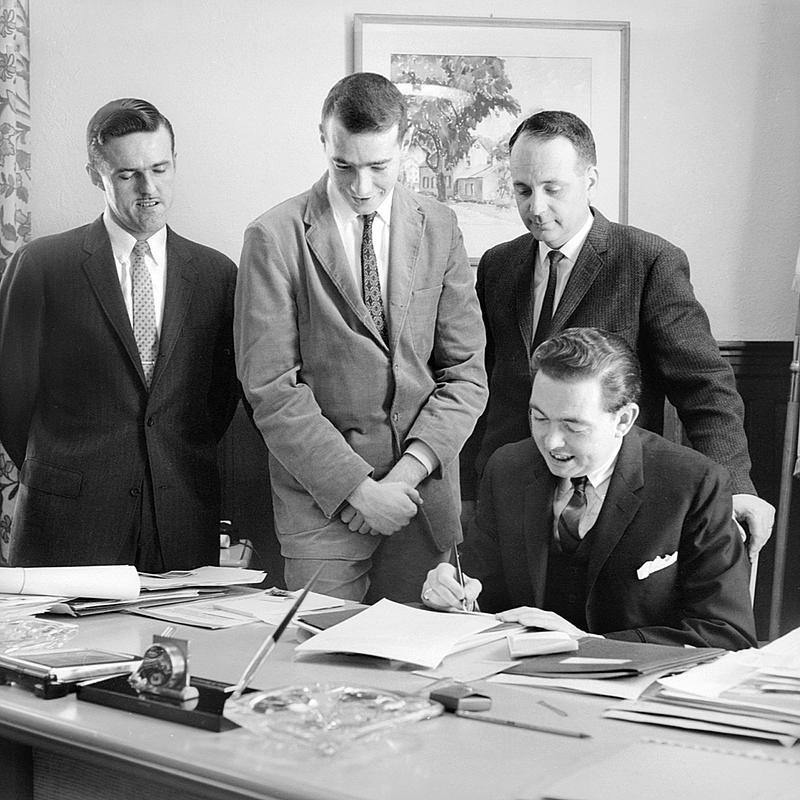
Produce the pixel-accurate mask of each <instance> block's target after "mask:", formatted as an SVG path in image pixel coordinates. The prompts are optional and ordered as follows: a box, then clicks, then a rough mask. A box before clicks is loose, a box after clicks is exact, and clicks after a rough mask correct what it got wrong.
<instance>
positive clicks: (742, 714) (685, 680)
mask: <svg viewBox="0 0 800 800" xmlns="http://www.w3.org/2000/svg"><path fill="white" fill-rule="evenodd" d="M605 715H606V716H607V717H610V718H612V719H624V720H629V721H632V722H647V723H650V724H655V725H666V726H670V727H680V728H690V729H692V730H703V731H711V732H717V733H726V734H731V735H737V736H748V737H751V738H767V739H775V740H777V741H779V742H781V743H782V744H785V745H787V746H791V745H793V744H795V742H797V741H798V739H800V629H797V630H795V631H793V632H792V633H789V634H787V635H786V636H784V637H782V638H781V639H778V640H777V641H775V642H773V643H772V644H769V645H767V646H766V647H764V648H763V649H761V650H741V651H738V652H734V653H728V654H726V655H725V656H724V657H723V658H721V659H720V660H719V661H717V662H716V663H713V664H706V665H702V666H699V667H695V668H694V669H692V670H689V671H688V672H685V673H684V674H682V675H676V676H673V677H670V678H662V679H660V680H659V681H658V683H657V685H654V686H653V687H652V689H651V690H650V691H648V692H646V693H644V694H643V695H642V697H641V698H640V699H639V700H636V701H626V702H623V703H621V704H619V705H617V706H614V707H613V708H611V709H609V710H608V711H607V712H606V714H605Z"/></svg>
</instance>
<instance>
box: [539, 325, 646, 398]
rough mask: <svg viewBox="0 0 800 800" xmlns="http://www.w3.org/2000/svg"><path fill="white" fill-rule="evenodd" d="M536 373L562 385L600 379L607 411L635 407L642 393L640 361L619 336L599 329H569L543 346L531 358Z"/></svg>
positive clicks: (542, 344)
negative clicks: (632, 405)
mask: <svg viewBox="0 0 800 800" xmlns="http://www.w3.org/2000/svg"><path fill="white" fill-rule="evenodd" d="M532 367H533V369H534V371H536V370H539V371H541V372H543V373H544V374H545V375H547V377H548V378H552V379H553V380H561V381H580V380H586V379H588V378H598V379H599V380H600V385H601V387H602V391H603V401H604V406H605V410H606V411H609V412H612V413H613V412H615V411H619V409H620V408H622V407H623V406H625V405H627V404H628V403H635V402H637V401H638V399H639V394H640V393H641V390H642V376H641V370H640V368H639V360H638V359H637V358H636V354H635V353H634V352H633V350H631V348H630V347H629V345H628V343H627V342H626V341H625V340H624V339H623V338H622V337H621V336H617V334H616V333H609V332H608V331H603V330H600V329H599V328H567V329H566V330H564V331H561V332H560V333H557V334H556V335H555V336H552V337H551V338H550V339H547V340H546V341H544V342H542V343H541V344H540V345H539V346H538V347H537V348H536V350H535V351H534V353H533V358H532Z"/></svg>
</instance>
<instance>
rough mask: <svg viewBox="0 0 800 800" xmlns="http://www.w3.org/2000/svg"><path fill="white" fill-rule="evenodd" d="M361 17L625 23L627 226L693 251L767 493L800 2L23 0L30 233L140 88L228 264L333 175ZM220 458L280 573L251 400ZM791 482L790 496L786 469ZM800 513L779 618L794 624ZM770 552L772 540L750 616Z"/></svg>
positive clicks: (782, 315)
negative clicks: (337, 100) (98, 135)
mask: <svg viewBox="0 0 800 800" xmlns="http://www.w3.org/2000/svg"><path fill="white" fill-rule="evenodd" d="M362 13H372V14H408V15H412V14H426V15H442V16H470V17H482V18H492V17H494V18H535V19H550V20H558V19H561V20H584V21H585V20H620V21H627V22H629V23H630V86H629V91H630V123H629V142H630V144H629V181H628V222H629V223H630V224H633V225H636V226H637V227H641V228H645V229H647V230H651V231H654V232H656V233H658V234H660V235H662V236H664V237H665V238H667V239H669V240H670V241H672V242H674V243H675V244H677V245H679V246H680V247H682V248H683V249H684V250H685V251H686V252H687V254H688V256H689V260H690V263H691V266H692V281H693V284H694V287H695V290H696V293H697V296H698V298H699V299H700V301H701V302H702V304H703V305H704V306H705V308H706V310H707V312H708V314H709V317H710V319H711V325H712V330H713V333H714V335H715V337H716V338H717V340H719V341H720V343H721V346H722V349H723V353H724V354H725V355H726V357H728V358H729V359H730V360H731V362H732V363H733V365H734V369H735V370H736V373H737V379H738V381H739V387H740V391H741V392H742V394H743V396H744V398H745V403H746V407H747V430H748V436H749V439H750V447H751V454H752V456H753V461H754V479H755V482H756V485H757V486H758V488H759V490H760V492H761V493H762V494H763V495H764V496H765V497H766V498H767V499H769V500H770V501H771V502H773V503H776V502H777V498H778V485H779V473H780V462H781V448H782V443H783V425H784V414H785V407H786V398H787V393H788V388H789V362H790V360H791V353H792V348H791V340H792V337H793V335H794V330H795V319H796V314H797V307H798V295H797V294H794V293H793V292H792V291H791V284H792V277H793V274H794V270H795V262H796V259H797V254H798V245H800V146H798V142H800V79H799V77H798V76H800V48H798V46H797V43H798V41H800V2H798V0H700V1H699V2H698V0H647V2H640V0H497V1H496V2H486V0H461V1H460V2H459V3H453V2H448V1H447V0H404V2H403V3H401V4H398V3H397V2H393V1H392V0H293V1H292V2H289V1H288V0H286V2H284V1H283V0H225V2H219V0H70V2H66V3H65V2H61V1H60V0H30V53H31V74H30V100H31V126H32V131H31V155H32V163H31V189H30V204H29V207H30V210H31V221H32V232H33V235H34V236H40V235H45V234H49V233H54V232H57V231H61V230H65V229H67V228H72V227H75V226H77V225H80V224H83V223H85V222H87V221H89V220H91V219H93V218H94V217H96V216H97V215H98V214H99V213H100V211H101V209H102V196H101V195H100V193H99V192H98V191H97V190H96V189H95V188H94V187H93V186H92V185H91V184H90V182H89V180H88V177H87V176H86V173H85V171H84V164H85V145H84V135H85V134H84V131H85V125H86V122H87V120H88V118H89V116H90V115H91V114H92V113H93V112H94V110H95V109H96V108H98V107H99V106H100V105H101V104H103V103H105V102H106V101H108V100H109V99H112V98H114V97H121V96H139V97H144V98H146V99H148V100H150V101H152V102H153V103H155V105H156V106H158V108H159V109H160V110H161V111H162V112H164V113H165V114H166V115H167V116H168V117H169V118H170V119H171V121H172V123H173V125H174V127H175V133H176V138H177V151H178V177H177V191H176V199H175V203H174V206H173V209H172V213H171V217H170V224H171V226H172V227H173V228H174V229H175V230H176V231H178V232H179V233H181V234H183V235H185V236H187V237H189V238H190V239H194V240H196V241H200V242H203V243H205V244H208V245H211V246H212V247H215V248H217V249H219V250H222V251H223V252H225V253H227V254H228V255H229V256H231V258H233V259H234V260H237V259H238V255H239V249H240V246H241V236H242V232H243V230H244V227H245V225H246V224H247V223H248V222H249V221H250V220H251V219H253V218H254V217H255V216H257V215H258V214H259V213H260V212H262V211H263V210H265V209H266V208H268V207H270V206H272V205H274V204H275V203H278V202H279V201H281V200H283V199H285V198H287V197H289V196H291V195H294V194H297V193H299V192H300V191H302V190H304V189H305V188H306V187H307V186H309V185H310V184H311V183H312V182H313V181H314V180H316V178H317V177H319V175H320V174H321V173H322V172H323V171H324V168H325V164H324V160H323V154H322V148H321V145H320V142H319V135H318V123H319V112H320V107H321V104H322V101H323V99H324V97H325V94H326V93H327V91H328V89H329V88H330V86H331V85H332V84H333V83H334V82H335V81H336V80H338V79H339V78H340V77H341V76H342V75H344V74H346V73H348V72H350V71H351V70H352V69H353V16H354V14H362ZM603 155H604V154H603V153H602V152H600V153H599V165H600V175H601V180H602V174H603ZM601 210H602V209H601ZM522 232H524V229H523V228H522V225H521V223H520V233H522ZM220 460H221V464H222V467H223V472H224V478H225V506H226V507H225V509H224V513H225V514H226V515H227V516H230V517H231V518H232V519H233V521H234V525H236V526H237V529H238V530H239V532H240V535H243V536H244V535H246V536H247V537H248V538H250V539H251V540H252V541H253V542H254V543H255V544H256V547H257V550H258V552H259V556H260V558H261V559H262V560H263V561H265V562H268V563H265V564H263V565H264V566H268V567H269V568H270V569H273V570H278V569H279V566H278V563H279V560H278V558H277V554H276V552H275V550H274V545H273V544H272V541H271V532H270V531H271V520H270V513H271V508H270V505H269V497H268V488H267V485H266V460H265V456H264V451H263V447H262V446H261V443H260V442H259V440H258V439H257V437H256V436H255V434H254V433H253V431H252V430H251V429H250V428H249V426H248V423H247V420H246V419H245V418H244V415H243V414H240V415H239V416H238V417H237V419H236V421H235V424H234V426H233V428H232V430H231V431H230V432H229V435H228V437H227V438H226V441H225V443H224V444H223V446H222V448H221V451H220ZM795 494H796V495H798V497H797V498H796V499H795V506H800V483H798V482H797V481H795ZM795 512H796V509H795ZM798 520H800V514H798V513H795V514H794V516H793V517H792V520H791V523H792V526H791V528H790V536H789V549H788V553H787V573H786V587H785V594H784V617H783V625H782V627H783V628H784V629H788V628H789V627H795V626H797V625H800V522H798ZM772 560H773V545H768V547H767V548H766V549H765V551H764V552H763V556H762V563H761V569H760V572H759V590H758V594H757V601H756V612H757V618H758V621H759V629H760V633H763V632H764V631H765V619H766V613H767V608H768V605H769V593H770V589H771V565H772ZM276 577H277V575H276Z"/></svg>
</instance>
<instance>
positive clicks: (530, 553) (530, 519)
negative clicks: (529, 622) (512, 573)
mask: <svg viewBox="0 0 800 800" xmlns="http://www.w3.org/2000/svg"><path fill="white" fill-rule="evenodd" d="M554 490H555V479H554V478H553V475H552V473H551V472H550V470H549V469H547V466H546V465H545V463H544V461H542V459H541V456H539V454H538V452H537V453H536V460H535V462H534V466H533V470H532V474H531V478H530V480H529V481H528V482H527V483H526V484H525V490H524V491H525V496H524V511H523V526H524V528H523V531H524V536H525V554H526V557H527V563H528V570H529V574H530V577H531V585H532V587H533V597H534V602H535V604H536V605H537V606H539V607H541V606H542V604H543V603H544V592H545V583H546V578H547V554H548V551H549V549H550V540H551V539H552V536H553V526H552V522H553V492H554Z"/></svg>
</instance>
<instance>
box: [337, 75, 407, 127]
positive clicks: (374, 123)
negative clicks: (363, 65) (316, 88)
mask: <svg viewBox="0 0 800 800" xmlns="http://www.w3.org/2000/svg"><path fill="white" fill-rule="evenodd" d="M334 116H335V117H336V119H338V120H339V121H340V122H341V123H342V125H344V127H345V130H347V131H349V132H350V133H367V132H370V131H380V132H383V131H388V130H389V129H390V128H391V127H392V126H393V125H397V134H398V137H399V138H401V139H402V137H403V134H405V132H406V127H407V126H408V104H407V103H406V99H405V97H403V95H402V93H401V92H400V90H399V89H398V88H397V87H396V86H395V85H394V84H393V83H392V82H391V81H390V80H388V78H384V77H383V75H377V74H376V73H374V72H356V73H354V74H353V75H347V76H345V77H344V78H342V79H341V80H340V81H338V82H337V83H336V84H335V85H334V86H333V88H332V89H331V90H330V91H329V92H328V96H327V97H326V98H325V102H324V103H323V104H322V125H323V126H324V125H325V123H326V122H327V121H328V120H329V119H330V118H331V117H334Z"/></svg>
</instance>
